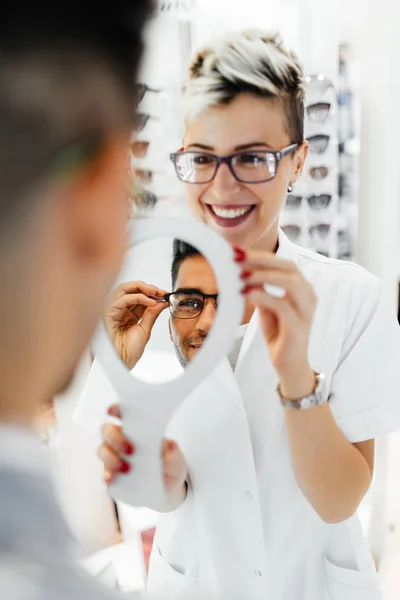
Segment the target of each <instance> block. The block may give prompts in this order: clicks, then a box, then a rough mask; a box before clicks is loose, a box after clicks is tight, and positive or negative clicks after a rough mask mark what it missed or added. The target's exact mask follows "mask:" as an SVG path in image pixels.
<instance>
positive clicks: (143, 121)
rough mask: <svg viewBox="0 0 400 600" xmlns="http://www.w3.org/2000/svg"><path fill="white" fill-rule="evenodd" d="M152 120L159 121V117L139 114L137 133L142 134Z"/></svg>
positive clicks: (136, 126)
mask: <svg viewBox="0 0 400 600" xmlns="http://www.w3.org/2000/svg"><path fill="white" fill-rule="evenodd" d="M150 119H154V120H156V121H158V120H159V119H157V117H153V115H148V114H147V113H139V114H138V115H137V116H136V123H135V133H141V132H142V131H143V129H144V128H145V127H146V125H147V123H148V122H149V120H150Z"/></svg>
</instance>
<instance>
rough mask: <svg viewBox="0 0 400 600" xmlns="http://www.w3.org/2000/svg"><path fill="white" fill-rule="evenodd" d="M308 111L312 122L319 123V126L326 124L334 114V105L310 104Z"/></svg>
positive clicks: (327, 103) (323, 103)
mask: <svg viewBox="0 0 400 600" xmlns="http://www.w3.org/2000/svg"><path fill="white" fill-rule="evenodd" d="M306 111H307V115H308V118H309V119H310V121H312V122H313V123H318V124H319V125H322V124H323V123H326V121H327V120H328V119H329V116H330V115H331V113H332V112H333V111H332V104H331V103H330V102H315V103H314V104H309V105H308V106H307V108H306Z"/></svg>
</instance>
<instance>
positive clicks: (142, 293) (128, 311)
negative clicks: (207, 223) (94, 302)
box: [104, 236, 218, 384]
mask: <svg viewBox="0 0 400 600" xmlns="http://www.w3.org/2000/svg"><path fill="white" fill-rule="evenodd" d="M119 282H120V283H119V284H118V285H117V286H116V287H115V289H114V291H113V293H112V294H111V296H110V298H109V302H108V306H107V309H106V312H105V316H104V323H105V325H106V329H107V332H108V334H109V336H110V337H111V340H112V343H113V346H114V348H115V349H116V350H117V353H118V356H119V357H120V358H121V360H122V361H123V363H124V364H125V365H126V367H127V368H128V369H129V371H130V372H131V374H132V375H133V376H134V377H136V378H137V379H139V380H141V381H145V382H146V383H153V384H162V383H165V382H167V381H171V380H173V379H176V378H177V377H179V376H180V375H182V374H183V373H184V370H185V368H186V367H187V366H188V365H189V364H190V363H191V362H192V361H193V359H195V357H196V356H197V355H198V353H199V352H200V351H201V350H202V347H203V345H204V343H205V341H206V338H207V336H208V334H209V332H210V330H211V328H212V326H213V323H214V320H215V317H216V312H217V306H218V288H217V281H216V277H215V274H214V270H213V268H212V267H211V265H210V263H209V262H208V260H207V259H206V258H205V257H204V256H203V255H202V254H201V253H200V251H199V250H198V249H197V248H195V247H194V246H192V245H191V244H189V243H188V242H186V241H184V240H181V239H176V238H173V237H170V236H168V237H160V238H153V239H150V240H145V241H142V242H140V243H138V244H135V245H134V246H133V247H131V248H130V250H129V251H128V253H127V256H126V260H125V265H124V267H123V270H122V272H121V274H120V277H119Z"/></svg>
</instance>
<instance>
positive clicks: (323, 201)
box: [285, 194, 332, 210]
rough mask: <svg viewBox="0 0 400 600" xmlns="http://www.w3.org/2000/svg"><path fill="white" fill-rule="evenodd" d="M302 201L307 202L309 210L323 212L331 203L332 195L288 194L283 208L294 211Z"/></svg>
mask: <svg viewBox="0 0 400 600" xmlns="http://www.w3.org/2000/svg"><path fill="white" fill-rule="evenodd" d="M303 199H306V200H307V203H308V205H309V207H310V208H312V209H313V210H323V209H325V208H328V207H329V205H330V204H331V202H332V194H312V195H311V196H307V198H306V197H305V196H300V195H298V194H289V195H288V197H287V198H286V205H285V208H288V209H296V208H299V207H300V205H301V203H302V202H303Z"/></svg>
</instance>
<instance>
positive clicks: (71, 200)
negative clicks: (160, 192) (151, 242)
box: [65, 135, 129, 263]
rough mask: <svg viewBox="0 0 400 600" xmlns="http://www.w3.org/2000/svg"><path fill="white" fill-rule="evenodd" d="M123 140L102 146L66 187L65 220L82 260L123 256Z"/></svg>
mask: <svg viewBox="0 0 400 600" xmlns="http://www.w3.org/2000/svg"><path fill="white" fill-rule="evenodd" d="M127 147H128V145H127V137H126V136H122V135H121V136H118V137H114V138H113V139H109V140H107V141H106V142H105V143H104V146H103V148H102V150H101V151H100V152H99V153H98V155H97V156H95V157H94V158H93V160H92V161H90V162H88V164H86V165H83V166H82V168H81V169H80V170H78V171H77V173H76V174H74V175H73V176H71V178H70V181H69V182H67V183H66V188H65V189H66V190H67V196H68V201H67V202H66V208H65V217H66V220H67V223H68V224H69V226H70V227H71V232H73V235H74V237H75V239H76V241H77V245H76V247H77V248H79V249H80V252H81V254H82V255H83V256H86V257H88V258H89V259H91V260H92V259H93V258H94V259H95V260H100V261H103V260H105V262H106V263H107V262H109V261H110V262H111V263H112V262H114V260H116V261H118V260H119V259H120V258H121V253H123V250H124V248H123V244H125V243H126V241H127V240H124V234H125V231H124V229H125V228H126V223H127V221H128V216H129V191H128V182H129V175H128V169H127Z"/></svg>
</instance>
